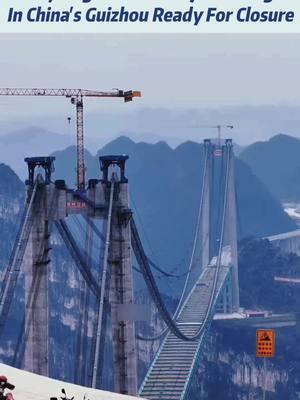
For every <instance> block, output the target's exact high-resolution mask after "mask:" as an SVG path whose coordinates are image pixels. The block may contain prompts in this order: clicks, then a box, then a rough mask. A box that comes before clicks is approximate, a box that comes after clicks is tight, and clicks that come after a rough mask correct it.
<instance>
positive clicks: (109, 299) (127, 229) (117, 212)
mask: <svg viewBox="0 0 300 400" xmlns="http://www.w3.org/2000/svg"><path fill="white" fill-rule="evenodd" d="M203 149H204V167H203V182H202V189H201V196H200V205H199V213H198V220H197V221H195V238H194V244H193V249H192V255H191V260H190V264H189V265H188V266H187V268H186V271H187V272H186V279H185V283H184V287H183V291H182V295H181V298H180V300H179V302H178V305H177V308H176V311H175V312H174V313H170V311H169V309H168V307H167V306H166V304H165V301H164V297H163V296H162V294H161V293H160V290H159V288H158V285H157V282H156V279H155V274H154V272H153V270H154V269H155V268H158V267H157V265H155V263H154V262H153V261H152V260H151V259H150V258H149V257H148V255H147V254H146V252H145V250H144V246H143V243H142V240H141V236H140V234H139V231H138V228H137V224H136V221H135V216H134V214H133V212H132V209H131V208H130V203H129V182H128V179H127V177H126V162H127V159H128V156H126V155H107V156H102V157H100V167H101V173H102V176H99V177H95V179H90V180H89V182H88V184H87V187H85V185H84V184H83V183H82V182H81V185H80V186H79V187H78V188H77V189H70V188H68V187H67V186H66V184H65V182H64V181H63V180H56V181H55V182H53V181H52V179H51V176H52V172H53V168H54V163H55V159H54V157H32V158H26V159H25V161H26V163H27V166H28V179H27V181H26V206H25V209H24V212H23V215H22V218H21V223H20V226H19V229H18V233H17V237H16V241H15V243H14V246H13V251H12V254H11V257H10V260H9V263H8V266H7V268H6V270H5V273H4V279H3V281H2V286H1V293H0V335H1V336H2V335H3V333H4V332H5V329H7V327H8V326H9V325H10V324H11V320H12V318H11V313H12V311H11V310H12V305H13V303H14V301H15V300H16V296H17V293H16V292H17V290H16V288H17V287H18V285H19V283H18V282H19V281H20V279H21V278H20V277H21V276H24V288H23V289H24V320H23V321H22V324H21V328H20V334H19V336H18V340H17V343H16V346H15V347H14V355H13V357H12V362H11V363H12V364H13V365H14V366H18V367H21V368H22V369H25V370H27V371H30V372H34V373H37V374H40V375H44V376H49V375H50V376H51V371H50V370H49V351H50V348H49V347H50V346H49V314H50V312H51V304H50V303H49V295H48V294H49V285H50V284H51V283H49V275H50V272H51V265H52V261H51V248H52V242H53V235H56V236H59V237H60V238H61V240H62V241H63V243H64V245H65V248H66V249H67V250H68V251H69V254H70V256H71V257H72V259H73V262H74V268H77V270H78V271H79V273H80V277H81V281H80V282H81V285H80V288H79V290H80V291H81V297H82V299H81V319H80V324H79V326H78V337H79V338H78V343H79V344H78V347H77V349H76V354H75V355H74V357H75V359H76V363H74V364H76V366H75V367H74V368H77V369H79V370H81V369H82V370H85V371H86V373H82V374H81V371H79V372H78V374H81V376H80V377H79V376H77V378H78V382H80V383H81V384H83V385H86V386H91V387H93V388H101V387H102V382H103V375H104V374H105V368H104V350H105V346H106V340H107V339H106V337H107V331H109V332H111V341H112V350H113V351H112V360H111V365H112V371H113V380H114V391H115V392H117V393H122V394H129V395H134V396H140V397H142V398H145V399H149V400H160V399H161V400H163V399H166V400H167V399H168V400H180V399H188V396H189V390H190V386H191V382H192V378H193V375H194V373H195V371H196V370H197V367H198V365H199V363H201V354H202V351H203V348H204V343H205V340H206V338H207V335H208V332H209V329H210V326H211V323H212V320H213V317H214V315H215V314H216V312H218V313H226V314H230V313H234V312H237V311H239V308H240V304H239V277H238V257H237V227H236V225H237V223H236V208H237V205H236V191H235V169H234V154H233V145H232V140H231V139H227V140H225V142H224V144H222V145H216V144H213V143H212V141H211V140H205V141H204V145H203ZM216 167H218V170H219V177H220V179H219V181H220V182H222V185H221V186H218V185H215V184H214V179H215V178H214V176H215V174H214V171H215V170H216ZM99 175H100V174H99ZM195 184H196V183H195ZM199 186H200V183H199ZM216 187H217V188H216ZM199 189H200V188H199ZM217 199H218V201H217ZM175 201H176V200H175ZM216 204H218V206H216ZM216 209H217V213H216ZM215 214H217V215H218V218H216V217H214V215H215ZM78 216H79V217H80V218H81V219H82V221H84V224H85V226H86V231H87V232H88V235H87V239H86V244H85V251H83V250H82V246H81V245H80V244H79V243H78V238H77V237H76V235H75V234H74V232H73V231H72V224H73V223H74V220H76V218H78ZM72 221H73V222H72ZM216 221H217V222H216ZM82 240H83V241H84V238H82ZM92 242H96V243H97V244H98V248H99V249H101V262H99V264H98V265H97V268H96V270H95V268H91V265H90V264H91V259H92V254H91V253H92V252H93V250H92V244H91V243H92ZM133 265H136V269H137V270H138V273H139V276H142V277H143V280H144V282H145V284H146V286H147V289H148V292H149V297H151V299H152V302H153V303H154V304H155V307H156V309H157V311H158V313H159V315H160V317H161V318H162V320H163V323H164V327H165V328H164V329H163V330H162V331H161V332H160V333H159V334H158V335H156V337H147V336H145V335H144V334H143V332H141V331H139V329H138V326H139V321H140V320H141V311H140V310H141V307H140V306H139V305H138V304H137V303H136V301H135V298H134V286H133V285H134V268H133ZM161 268H162V267H160V269H161ZM170 295H172V294H170ZM90 307H92V308H93V310H94V313H93V321H90V318H91V317H90V314H89V313H88V309H89V308H90ZM90 322H92V326H93V335H92V339H91V343H90V350H91V351H90V352H89V354H90V355H89V356H87V355H86V351H85V350H86V332H87V324H88V323H90ZM51 335H52V336H54V337H55V332H54V333H53V332H52V333H51ZM138 340H140V341H149V340H151V341H155V340H157V341H159V343H160V346H159V349H158V351H157V354H156V356H155V358H154V360H153V362H152V364H151V365H150V367H149V369H148V372H147V374H146V376H145V377H144V379H143V382H142V383H141V384H140V383H139V382H138V372H137V368H138V367H137V365H138V355H137V341H138ZM78 363H79V365H80V366H81V367H82V368H78Z"/></svg>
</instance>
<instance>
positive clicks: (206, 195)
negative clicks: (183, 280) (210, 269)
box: [200, 139, 212, 268]
mask: <svg viewBox="0 0 300 400" xmlns="http://www.w3.org/2000/svg"><path fill="white" fill-rule="evenodd" d="M204 150H205V156H206V157H207V161H206V163H207V164H206V167H205V171H204V180H203V185H204V187H203V204H202V215H201V216H200V217H201V249H202V267H203V268H206V267H207V266H208V264H209V261H210V192H211V172H212V171H211V169H212V144H211V141H210V140H208V139H206V140H205V141H204Z"/></svg>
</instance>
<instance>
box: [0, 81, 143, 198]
mask: <svg viewBox="0 0 300 400" xmlns="http://www.w3.org/2000/svg"><path fill="white" fill-rule="evenodd" d="M0 96H44V97H46V96H50V97H53V96H61V97H67V98H70V99H71V103H72V104H74V105H75V106H76V126H77V170H76V171H77V189H78V190H79V191H83V190H84V189H85V163H84V134H83V98H84V97H101V98H103V97H104V98H114V97H122V98H123V99H124V102H125V103H127V102H129V101H132V100H133V98H134V97H141V92H139V91H136V90H135V91H133V90H128V91H123V90H118V89H116V90H114V91H112V92H100V91H97V90H84V89H37V88H26V89H21V88H2V89H1V88H0Z"/></svg>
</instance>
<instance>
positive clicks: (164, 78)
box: [0, 34, 300, 123]
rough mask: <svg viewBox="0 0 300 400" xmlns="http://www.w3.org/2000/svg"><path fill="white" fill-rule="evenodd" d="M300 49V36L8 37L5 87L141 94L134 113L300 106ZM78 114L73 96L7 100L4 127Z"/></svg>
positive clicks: (1, 63) (0, 111) (2, 104)
mask: <svg viewBox="0 0 300 400" xmlns="http://www.w3.org/2000/svg"><path fill="white" fill-rule="evenodd" d="M299 45H300V35H293V36H292V35H280V36H279V35H222V36H221V35H200V34H199V35H196V34H195V35H156V34H152V35H123V36H119V35H110V36H105V35H103V36H98V37H97V36H79V35H78V36H76V35H73V36H39V37H34V36H31V35H27V36H26V35H24V36H23V37H21V36H18V35H15V36H4V35H3V36H0V49H1V59H0V72H1V73H0V87H54V88H56V87H57V88H59V87H74V88H77V87H78V88H88V89H99V90H110V89H112V88H121V89H123V88H124V89H131V88H132V89H139V90H141V91H142V92H143V98H142V99H141V100H138V101H136V102H134V104H130V112H132V111H135V110H140V109H142V108H149V107H151V108H156V107H164V108H170V109H173V108H175V107H180V108H193V109H198V108H199V109H203V108H216V109H218V107H223V106H232V105H233V106H236V105H256V106H259V105H280V104H281V105H292V106H298V105H299V106H300V90H299V88H298V82H299V71H300V52H299V51H298V49H299ZM100 103H101V104H100ZM127 107H128V106H127V105H126V106H124V104H122V102H121V101H118V100H117V101H115V100H110V101H107V100H105V101H102V100H100V101H99V100H89V101H88V102H87V104H86V113H87V115H88V113H89V112H95V111H97V110H99V109H100V108H101V110H103V109H110V110H114V111H116V110H122V111H124V112H127V109H128V108H127ZM72 110H73V109H72V106H71V105H70V104H69V102H68V101H67V100H66V99H57V98H56V99H40V98H39V99H30V98H7V97H5V98H0V123H1V122H3V121H6V120H10V119H11V120H12V119H18V118H23V117H26V118H27V117H30V116H31V114H38V115H40V116H41V115H45V116H47V115H49V114H51V113H52V114H57V115H58V114H65V115H67V113H69V112H72ZM216 122H217V121H212V123H216ZM224 122H225V121H224ZM228 122H231V123H233V122H234V121H228Z"/></svg>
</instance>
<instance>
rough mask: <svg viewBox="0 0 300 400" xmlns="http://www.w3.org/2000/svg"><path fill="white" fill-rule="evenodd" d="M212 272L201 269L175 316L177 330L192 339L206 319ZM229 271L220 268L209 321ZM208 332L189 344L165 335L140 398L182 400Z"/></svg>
mask: <svg viewBox="0 0 300 400" xmlns="http://www.w3.org/2000/svg"><path fill="white" fill-rule="evenodd" d="M215 269H216V268H215V267H214V266H208V267H207V268H205V269H204V271H203V273H202V274H201V276H200V278H199V280H198V281H197V283H196V285H195V286H194V288H193V290H192V291H191V293H190V295H189V297H188V299H187V300H186V302H185V304H184V306H183V308H182V311H181V312H180V314H179V316H178V319H177V323H178V324H179V325H180V330H181V331H182V332H183V333H184V334H185V335H187V336H193V335H195V334H196V333H197V331H198V330H199V328H200V326H201V324H202V322H203V321H204V319H205V317H206V313H207V308H208V306H209V301H210V294H211V289H212V286H213V281H214V274H215ZM229 271H230V267H229V266H226V267H224V266H222V267H221V268H220V271H219V275H218V281H217V291H216V296H215V299H214V306H213V309H212V311H211V315H210V319H211V320H212V318H213V314H214V309H215V307H216V305H217V302H218V300H219V298H220V293H221V292H222V288H223V287H224V285H225V283H226V280H227V278H228V276H229ZM208 329H209V325H208V326H207V328H206V329H205V330H204V332H203V334H202V335H201V337H200V338H199V339H198V340H196V341H189V342H187V341H185V340H182V339H180V338H178V337H176V336H175V335H174V334H173V333H169V334H168V335H167V337H166V338H165V340H164V342H163V343H162V345H161V347H160V349H159V351H158V353H157V356H156V358H155V359H154V361H153V363H152V366H151V368H150V370H149V372H148V374H147V376H146V378H145V380H144V382H143V384H142V387H141V389H140V392H139V394H140V396H141V397H143V398H147V399H149V400H183V399H184V398H185V396H186V394H187V392H188V388H189V384H190V378H191V376H192V373H193V370H194V368H195V366H196V364H197V359H198V357H199V355H200V352H201V350H202V348H203V342H204V340H205V337H206V334H207V331H208Z"/></svg>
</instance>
